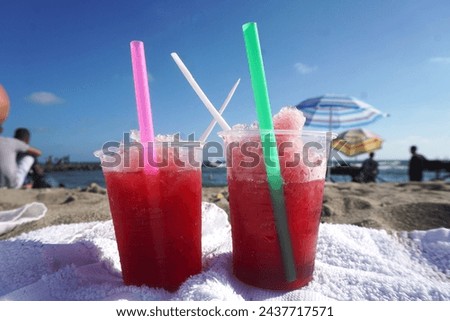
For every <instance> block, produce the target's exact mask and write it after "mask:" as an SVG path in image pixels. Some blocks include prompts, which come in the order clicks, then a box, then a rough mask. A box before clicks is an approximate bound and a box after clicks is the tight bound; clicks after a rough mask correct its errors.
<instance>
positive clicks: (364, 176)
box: [360, 152, 378, 183]
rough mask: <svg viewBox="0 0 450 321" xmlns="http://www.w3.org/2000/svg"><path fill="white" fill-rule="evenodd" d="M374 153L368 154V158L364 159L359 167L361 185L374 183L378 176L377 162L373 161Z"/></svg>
mask: <svg viewBox="0 0 450 321" xmlns="http://www.w3.org/2000/svg"><path fill="white" fill-rule="evenodd" d="M374 157H375V153H373V152H372V153H370V154H369V158H368V159H366V160H365V161H364V162H363V163H362V166H361V171H360V176H361V177H360V181H361V182H362V183H370V182H373V183H374V182H376V178H377V175H378V162H377V161H376V160H374Z"/></svg>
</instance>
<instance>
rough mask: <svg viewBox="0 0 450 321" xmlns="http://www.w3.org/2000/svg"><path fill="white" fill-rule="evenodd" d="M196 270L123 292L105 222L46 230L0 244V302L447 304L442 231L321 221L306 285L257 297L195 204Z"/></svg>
mask: <svg viewBox="0 0 450 321" xmlns="http://www.w3.org/2000/svg"><path fill="white" fill-rule="evenodd" d="M202 242H203V259H204V262H203V263H204V264H203V272H202V273H201V274H198V275H195V276H192V277H191V278H189V279H188V280H187V281H186V282H184V283H183V284H182V285H181V287H180V288H179V290H178V291H176V292H174V293H170V292H167V291H165V290H162V289H155V288H148V287H145V286H142V287H135V286H125V285H124V284H123V282H122V279H121V274H120V263H119V257H118V252H117V247H116V242H115V238H114V231H113V226H112V222H111V221H106V222H94V223H82V224H71V225H60V226H51V227H47V228H44V229H41V230H38V231H33V232H30V233H27V234H23V235H21V236H19V237H17V238H15V239H10V240H5V241H0V257H1V260H0V299H3V300H308V301H316V300H450V282H449V278H450V274H449V265H450V264H449V263H450V251H449V248H450V230H449V229H444V228H441V229H436V230H430V231H416V232H411V233H406V232H403V233H398V234H396V235H391V234H388V233H387V232H386V231H383V230H375V229H368V228H362V227H357V226H351V225H333V224H321V225H320V233H319V241H318V248H317V260H316V270H315V272H314V280H313V281H312V282H311V283H310V284H309V285H307V286H306V287H303V288H301V289H298V290H295V291H290V292H285V291H267V290H262V289H258V288H255V287H252V286H248V285H246V284H244V283H242V282H240V281H239V280H237V279H236V278H235V277H234V276H233V274H232V269H231V234H230V226H229V224H228V221H227V216H226V213H225V212H223V211H222V210H221V209H219V208H218V207H217V206H215V205H214V204H210V203H203V237H202Z"/></svg>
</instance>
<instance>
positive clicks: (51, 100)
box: [26, 91, 64, 105]
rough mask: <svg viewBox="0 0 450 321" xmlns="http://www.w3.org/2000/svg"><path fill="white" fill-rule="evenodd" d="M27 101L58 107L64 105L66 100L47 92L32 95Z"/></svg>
mask: <svg viewBox="0 0 450 321" xmlns="http://www.w3.org/2000/svg"><path fill="white" fill-rule="evenodd" d="M26 100H27V101H29V102H32V103H34V104H38V105H58V104H62V103H64V99H62V98H60V97H58V96H56V95H55V94H53V93H51V92H46V91H38V92H34V93H31V94H30V95H29V96H27V97H26Z"/></svg>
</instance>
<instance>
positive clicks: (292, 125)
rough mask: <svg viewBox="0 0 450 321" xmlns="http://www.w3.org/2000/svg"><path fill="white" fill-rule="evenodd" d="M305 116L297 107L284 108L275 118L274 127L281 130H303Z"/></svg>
mask: <svg viewBox="0 0 450 321" xmlns="http://www.w3.org/2000/svg"><path fill="white" fill-rule="evenodd" d="M305 120H306V118H305V116H303V113H302V112H301V111H300V110H298V109H297V108H296V107H292V106H288V107H283V108H281V110H280V111H279V112H278V114H276V115H275V116H273V126H274V127H275V129H279V130H302V128H303V125H304V124H305Z"/></svg>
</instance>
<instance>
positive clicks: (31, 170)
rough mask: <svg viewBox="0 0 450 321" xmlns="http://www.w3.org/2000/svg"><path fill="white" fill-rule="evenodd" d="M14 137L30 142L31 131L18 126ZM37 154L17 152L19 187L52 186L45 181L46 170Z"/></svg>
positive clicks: (26, 142)
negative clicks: (40, 163)
mask: <svg viewBox="0 0 450 321" xmlns="http://www.w3.org/2000/svg"><path fill="white" fill-rule="evenodd" d="M14 138H16V139H18V140H20V141H22V142H24V143H25V144H29V143H30V138H31V135H30V131H29V130H28V129H26V128H17V129H16V131H15V133H14ZM36 157H37V156H36V155H30V154H29V153H27V152H20V153H18V154H17V185H18V186H19V187H33V188H44V187H51V186H50V184H48V183H47V182H46V181H45V178H44V170H43V169H42V168H41V166H39V164H38V162H37V159H36Z"/></svg>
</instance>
